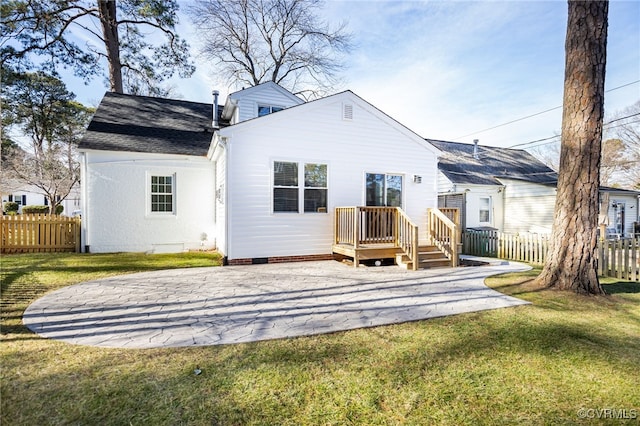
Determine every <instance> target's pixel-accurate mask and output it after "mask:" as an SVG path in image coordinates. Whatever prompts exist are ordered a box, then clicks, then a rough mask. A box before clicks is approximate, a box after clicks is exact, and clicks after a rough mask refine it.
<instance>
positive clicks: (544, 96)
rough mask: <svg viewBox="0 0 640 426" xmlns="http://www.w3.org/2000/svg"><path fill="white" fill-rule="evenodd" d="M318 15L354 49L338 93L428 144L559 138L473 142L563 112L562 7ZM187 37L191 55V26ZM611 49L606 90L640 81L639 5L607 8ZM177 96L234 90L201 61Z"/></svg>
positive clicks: (405, 5) (205, 96)
mask: <svg viewBox="0 0 640 426" xmlns="http://www.w3.org/2000/svg"><path fill="white" fill-rule="evenodd" d="M181 3H182V5H183V7H184V5H186V4H188V2H181ZM323 13H324V15H325V18H326V19H327V20H328V21H329V22H330V23H331V22H333V23H336V24H337V23H338V22H340V21H347V22H348V27H347V28H348V31H350V32H351V33H352V34H353V37H354V39H353V40H354V43H355V49H354V50H353V52H352V53H351V55H350V56H349V57H348V58H347V61H346V65H347V68H346V70H345V72H344V79H345V84H344V85H343V86H342V87H340V88H339V89H338V91H340V90H345V89H349V90H352V91H353V92H355V93H356V94H358V95H359V96H361V97H362V98H364V99H365V100H367V101H368V102H370V103H372V104H373V105H375V106H376V107H378V108H380V109H381V110H383V111H384V112H386V113H387V114H389V115H390V116H392V117H393V118H395V119H396V120H398V121H399V122H401V123H402V124H404V125H406V126H407V127H409V128H410V129H411V130H413V131H415V132H416V133H418V134H420V135H421V136H423V137H426V138H433V139H444V140H455V141H460V142H472V141H473V139H475V138H477V139H480V143H481V144H484V145H492V146H503V147H509V146H513V145H516V144H522V143H525V142H529V141H533V140H537V139H541V138H545V137H549V136H553V135H554V134H555V133H559V132H560V125H561V114H562V111H561V109H556V110H553V111H550V112H548V113H545V114H540V115H538V116H536V117H534V118H530V119H526V120H522V121H518V122H516V123H513V124H510V125H507V126H502V127H499V128H497V129H494V130H490V131H485V132H479V133H478V131H480V130H483V129H487V128H490V127H493V126H497V125H500V124H502V123H506V122H509V121H512V120H515V119H518V118H521V117H524V116H528V115H531V114H535V113H538V112H541V111H545V110H548V109H550V108H554V107H557V106H560V105H561V104H562V91H563V78H564V39H565V34H566V21H567V4H566V2H565V1H563V0H552V1H515V0H513V1H480V0H478V1H442V0H440V1H429V2H427V1H415V2H406V1H382V0H380V1H372V0H368V1H365V0H351V1H343V0H329V1H328V2H327V4H326V7H325V9H324V11H323ZM180 32H181V35H182V36H183V37H184V38H185V39H187V40H188V41H189V42H190V43H191V45H192V48H193V50H194V52H195V51H196V49H197V47H198V44H197V40H198V37H196V36H195V35H194V34H195V31H194V30H193V28H192V27H191V26H190V25H189V23H188V19H187V18H186V17H183V18H182V24H181V26H180ZM199 37H201V35H200V36H199ZM607 49H608V51H607V75H606V84H605V86H606V87H605V88H606V89H611V88H615V87H617V86H621V85H624V84H627V83H631V82H634V81H638V80H640V2H639V1H621V0H612V1H611V3H610V6H609V36H608V47H607ZM67 83H68V84H69V87H70V88H71V89H72V90H73V91H74V92H75V93H76V94H77V95H78V99H79V100H80V101H82V102H85V103H87V104H93V105H96V104H97V103H98V102H99V100H100V98H101V97H102V94H103V92H104V91H105V90H106V86H105V85H104V82H103V81H102V80H101V79H96V80H95V81H93V82H92V83H90V85H89V86H83V85H82V84H78V83H77V82H75V81H68V82H67ZM173 84H174V87H175V92H176V94H177V95H179V97H181V98H184V99H187V100H192V101H201V102H211V95H210V93H211V90H212V89H213V88H216V89H218V90H220V92H221V94H222V97H223V99H224V97H225V96H226V94H227V93H229V91H233V90H235V88H228V87H226V85H225V84H224V83H223V82H222V81H219V80H218V79H216V78H215V71H214V70H213V69H212V68H211V67H210V66H209V65H208V64H206V63H202V62H200V61H198V62H197V71H196V73H195V74H194V75H193V77H191V78H190V79H187V80H180V79H176V80H174V81H173ZM639 99H640V83H635V84H631V85H629V86H627V87H625V88H622V89H618V90H614V91H611V92H608V93H607V94H606V97H605V109H606V112H607V114H612V113H615V112H616V111H619V110H621V109H623V108H625V107H627V106H629V105H631V104H633V103H634V102H636V101H638V100H639Z"/></svg>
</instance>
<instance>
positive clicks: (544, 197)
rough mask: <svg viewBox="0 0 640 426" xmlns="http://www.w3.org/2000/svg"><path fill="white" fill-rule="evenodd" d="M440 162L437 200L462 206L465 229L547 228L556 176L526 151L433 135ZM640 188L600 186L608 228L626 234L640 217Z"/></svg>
mask: <svg viewBox="0 0 640 426" xmlns="http://www.w3.org/2000/svg"><path fill="white" fill-rule="evenodd" d="M428 141H429V142H430V143H432V144H433V145H434V146H436V147H437V148H438V149H440V150H441V151H442V152H443V154H442V156H441V157H440V160H439V163H438V169H439V173H438V205H439V207H458V208H460V209H461V215H462V217H463V219H462V220H461V222H462V224H463V227H464V228H493V229H497V230H500V231H504V232H512V233H517V232H520V233H522V232H534V233H549V232H551V227H552V224H553V211H554V207H555V201H556V186H557V182H558V175H557V173H556V172H554V171H553V170H552V169H551V168H549V167H547V166H546V165H545V164H543V163H542V162H540V161H539V160H537V159H536V158H535V157H534V156H533V155H531V154H529V153H528V152H526V151H524V150H519V149H509V148H498V147H489V146H481V145H478V144H477V143H474V144H466V143H457V142H446V141H437V140H429V139H428ZM638 195H640V192H638V191H629V190H622V189H614V188H605V187H602V188H600V199H601V201H602V202H607V204H608V209H607V216H604V215H603V216H602V217H601V219H600V220H601V222H603V223H605V225H606V227H607V233H608V234H610V235H616V236H625V235H628V234H630V233H632V232H633V225H634V222H637V221H638Z"/></svg>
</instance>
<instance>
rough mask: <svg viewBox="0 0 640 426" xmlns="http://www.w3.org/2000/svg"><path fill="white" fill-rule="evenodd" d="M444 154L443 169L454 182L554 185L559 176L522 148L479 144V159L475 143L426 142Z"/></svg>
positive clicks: (442, 157)
mask: <svg viewBox="0 0 640 426" xmlns="http://www.w3.org/2000/svg"><path fill="white" fill-rule="evenodd" d="M427 142H429V143H431V144H432V145H434V146H435V147H436V148H438V149H440V150H441V151H442V152H443V154H442V155H441V157H440V159H439V162H438V170H440V171H441V172H442V173H443V174H444V175H445V176H446V177H447V178H448V179H449V180H450V181H451V182H453V183H459V184H475V185H501V182H500V181H499V178H507V179H517V180H524V181H527V182H532V183H538V184H546V185H555V184H556V183H557V181H558V175H557V173H556V172H554V171H553V170H552V169H551V168H549V167H547V166H546V165H545V164H544V163H542V162H541V161H539V160H537V159H536V158H535V157H534V156H533V155H531V154H529V153H528V152H527V151H524V150H521V149H509V148H498V147H491V146H482V145H478V158H477V159H476V158H474V156H473V149H474V145H473V144H468V143H458V142H447V141H439V140H433V139H427Z"/></svg>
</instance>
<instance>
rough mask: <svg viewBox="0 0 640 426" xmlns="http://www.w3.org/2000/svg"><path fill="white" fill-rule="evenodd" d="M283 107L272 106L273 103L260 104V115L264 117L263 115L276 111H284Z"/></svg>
mask: <svg viewBox="0 0 640 426" xmlns="http://www.w3.org/2000/svg"><path fill="white" fill-rule="evenodd" d="M282 110H283V108H282V107H277V106H272V105H258V117H262V116H263V115H267V114H271V113H274V112H278V111H282Z"/></svg>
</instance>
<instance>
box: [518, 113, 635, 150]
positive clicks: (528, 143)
mask: <svg viewBox="0 0 640 426" xmlns="http://www.w3.org/2000/svg"><path fill="white" fill-rule="evenodd" d="M638 115H640V112H638V113H635V114H631V115H628V116H626V117H621V118H616V119H615V120H611V121H607V122H606V123H604V124H603V125H602V127H603V128H604V127H605V126H608V127H607V128H608V129H614V128H616V127H620V126H624V125H625V124H634V123H639V122H640V120H636V121H630V122H629V123H625V124H618V125H616V126H609V124H611V123H615V122H616V121H620V120H626V119H627V118H631V117H636V116H638ZM558 138H560V135H555V136H550V137H548V138H543V139H536V140H535V141H530V142H523V143H519V144H516V145H512V146H510V147H509V148H515V147H517V146H523V145H532V144H534V143H538V142H544V141H548V140H551V139H558ZM555 142H556V141H552V142H547V143H543V144H540V145H535V146H530V147H528V148H537V147H539V146H544V145H550V144H552V143H555Z"/></svg>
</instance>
